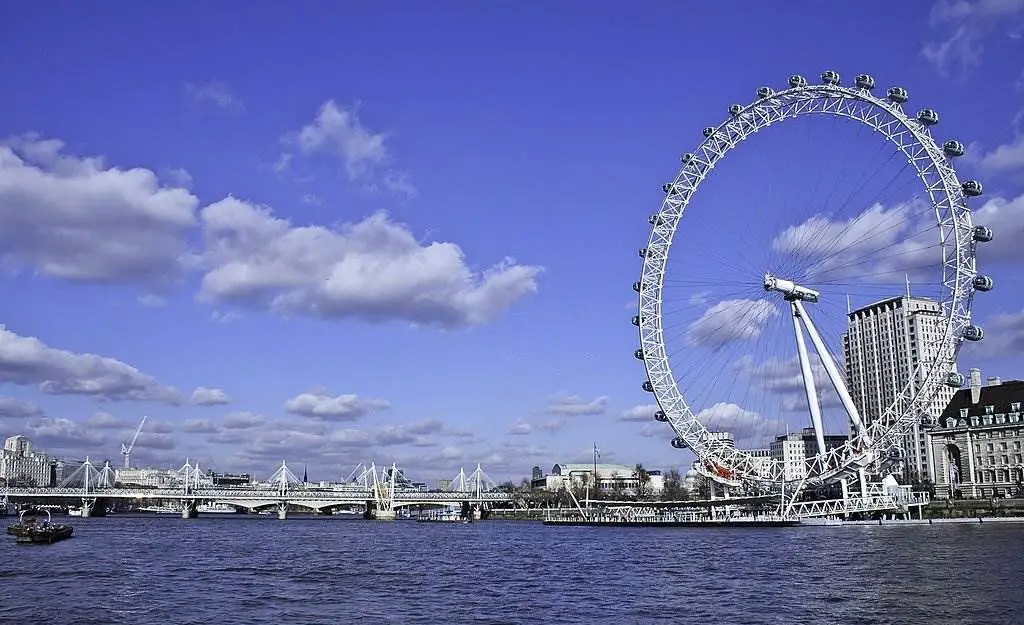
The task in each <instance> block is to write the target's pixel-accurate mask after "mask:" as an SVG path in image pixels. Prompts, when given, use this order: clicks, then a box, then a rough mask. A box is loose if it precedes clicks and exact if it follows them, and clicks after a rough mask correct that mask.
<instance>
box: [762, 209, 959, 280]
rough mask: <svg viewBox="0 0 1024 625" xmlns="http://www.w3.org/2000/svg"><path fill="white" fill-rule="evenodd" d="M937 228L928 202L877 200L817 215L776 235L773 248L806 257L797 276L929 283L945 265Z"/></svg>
mask: <svg viewBox="0 0 1024 625" xmlns="http://www.w3.org/2000/svg"><path fill="white" fill-rule="evenodd" d="M938 232H939V230H938V225H937V222H936V221H935V217H934V213H933V211H932V208H931V206H930V204H928V203H926V202H922V201H913V202H907V203H903V204H898V205H896V206H893V207H891V208H888V209H887V208H885V207H883V206H882V205H881V204H874V205H872V206H870V207H868V208H867V209H866V210H864V211H863V212H861V213H859V214H857V215H855V216H852V217H850V218H848V219H845V220H837V219H832V218H830V217H828V216H825V215H814V216H812V217H810V218H809V219H807V220H806V221H804V222H803V223H801V224H799V225H796V226H790V227H789V228H787V229H786V230H784V231H783V232H782V233H780V234H779V235H778V236H776V237H775V239H774V240H773V241H772V249H773V250H774V251H776V252H781V253H784V254H790V255H792V256H794V257H795V258H798V259H800V260H803V261H807V263H808V264H807V268H806V270H805V275H804V276H799V278H801V279H806V280H811V281H812V282H817V283H828V282H835V281H839V280H843V281H848V282H849V281H853V280H859V281H863V282H871V283H896V282H902V281H903V278H904V276H905V275H909V276H910V277H911V278H912V279H915V280H918V281H923V282H928V281H932V280H934V279H935V276H934V275H933V273H929V272H936V271H938V270H939V267H941V254H940V252H939V251H938V248H937V245H938V240H939V235H938Z"/></svg>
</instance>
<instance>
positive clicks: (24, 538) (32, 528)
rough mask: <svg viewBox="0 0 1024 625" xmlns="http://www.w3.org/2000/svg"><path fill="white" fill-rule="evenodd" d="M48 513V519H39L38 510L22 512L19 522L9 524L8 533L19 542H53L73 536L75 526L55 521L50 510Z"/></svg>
mask: <svg viewBox="0 0 1024 625" xmlns="http://www.w3.org/2000/svg"><path fill="white" fill-rule="evenodd" d="M42 512H45V513H46V520H45V521H41V520H39V516H38V514H39V513H38V512H35V511H32V510H25V511H23V512H22V513H21V516H20V518H19V519H18V523H15V524H14V525H9V526H7V533H8V534H11V535H13V536H14V537H15V539H17V541H18V542H19V543H37V544H47V545H48V544H52V543H55V542H57V541H60V540H64V539H65V538H71V535H72V534H74V532H75V528H73V527H71V526H70V525H65V524H64V523H53V522H52V519H51V517H50V511H49V510H43V511H42Z"/></svg>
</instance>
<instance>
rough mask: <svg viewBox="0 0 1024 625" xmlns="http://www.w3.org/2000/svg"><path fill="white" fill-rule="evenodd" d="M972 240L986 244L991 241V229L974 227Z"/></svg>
mask: <svg viewBox="0 0 1024 625" xmlns="http://www.w3.org/2000/svg"><path fill="white" fill-rule="evenodd" d="M974 240H975V241H977V242H978V243H988V242H989V241H991V240H992V228H989V227H987V226H974Z"/></svg>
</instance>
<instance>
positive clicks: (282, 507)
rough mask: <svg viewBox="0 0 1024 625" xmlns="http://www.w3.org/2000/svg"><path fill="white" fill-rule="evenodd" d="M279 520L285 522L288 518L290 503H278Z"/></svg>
mask: <svg viewBox="0 0 1024 625" xmlns="http://www.w3.org/2000/svg"><path fill="white" fill-rule="evenodd" d="M277 518H279V519H281V520H282V521H284V520H285V519H287V518H288V503H287V502H285V501H280V502H278V504H277Z"/></svg>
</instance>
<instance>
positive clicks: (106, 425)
mask: <svg viewBox="0 0 1024 625" xmlns="http://www.w3.org/2000/svg"><path fill="white" fill-rule="evenodd" d="M85 424H86V425H87V426H89V427H91V428H97V429H100V430H123V429H124V428H126V427H129V426H130V425H131V424H130V423H128V422H127V421H125V420H123V419H118V418H117V417H115V416H114V415H112V414H110V413H109V412H103V411H102V410H100V411H97V412H94V413H92V415H91V416H90V417H89V418H88V419H86V420H85Z"/></svg>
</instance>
